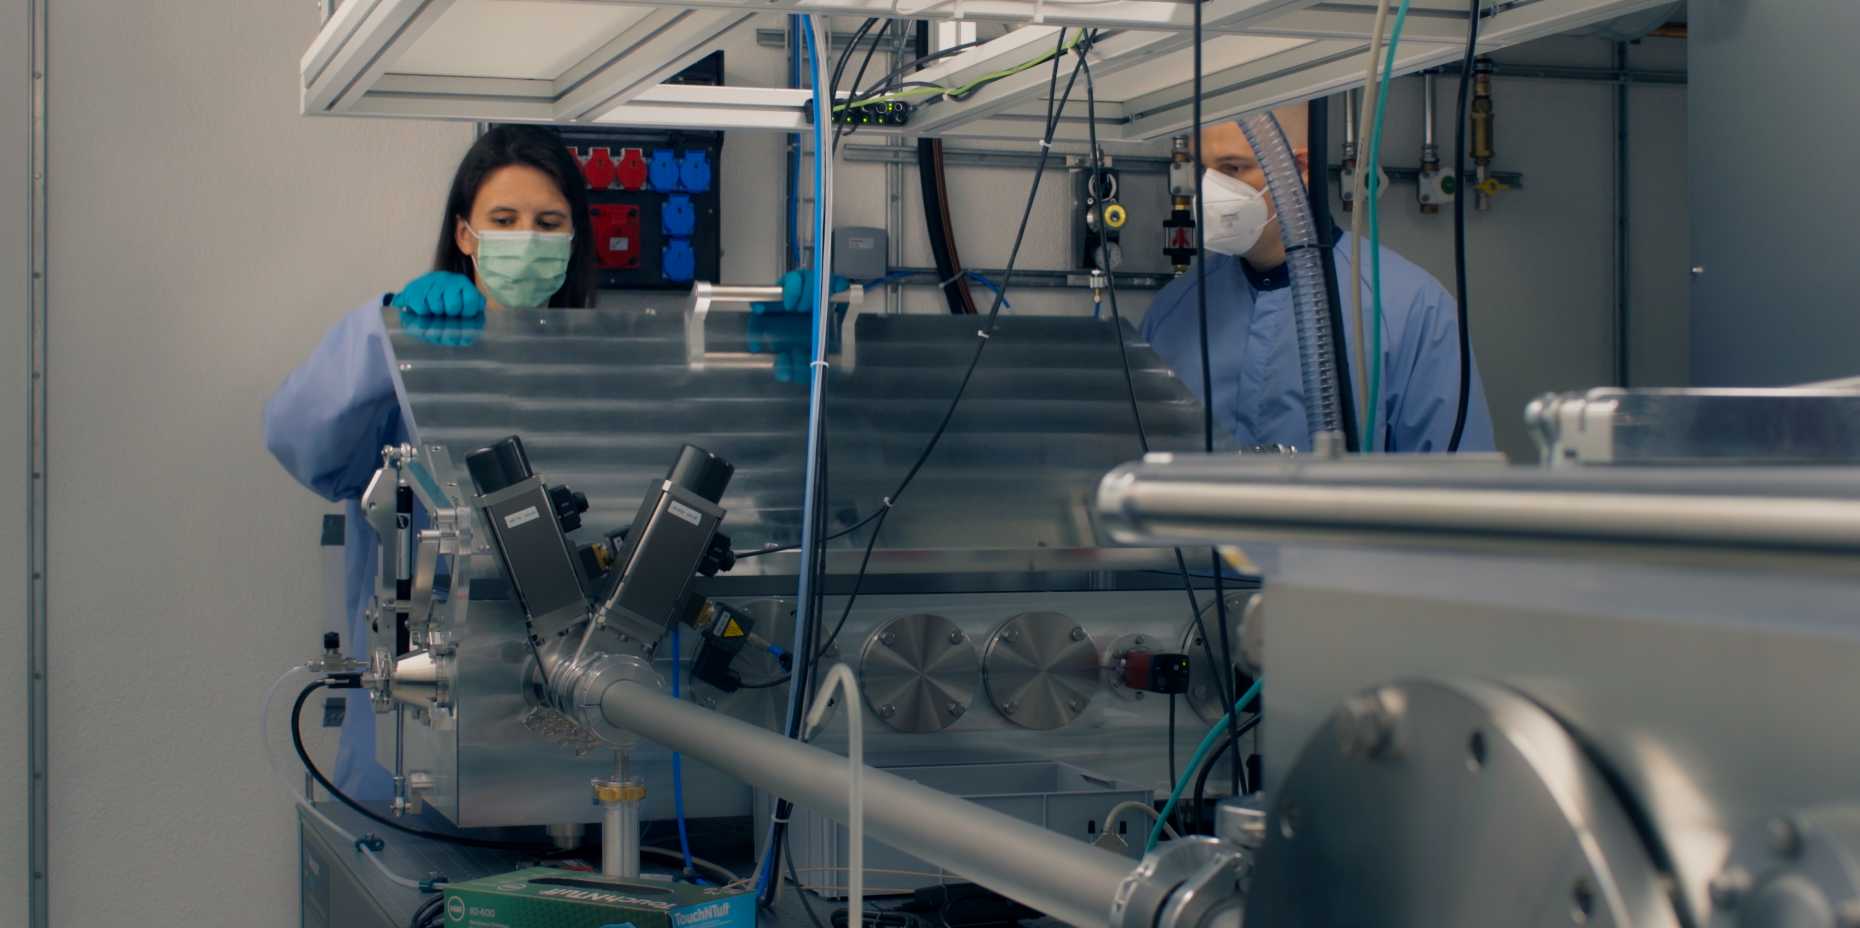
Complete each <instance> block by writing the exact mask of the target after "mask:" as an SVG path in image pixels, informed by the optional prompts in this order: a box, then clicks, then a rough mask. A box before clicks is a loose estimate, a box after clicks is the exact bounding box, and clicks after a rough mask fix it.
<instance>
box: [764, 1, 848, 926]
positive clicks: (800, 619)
mask: <svg viewBox="0 0 1860 928" xmlns="http://www.w3.org/2000/svg"><path fill="white" fill-rule="evenodd" d="M801 33H802V35H804V36H805V37H806V39H807V42H806V47H807V57H808V62H809V66H810V69H811V70H812V72H813V85H814V260H813V261H812V262H811V263H812V264H813V267H812V268H811V269H810V271H809V274H808V287H809V288H810V292H812V293H814V294H815V299H814V300H813V303H814V307H815V308H814V312H816V313H820V314H823V315H824V314H825V313H827V312H830V311H831V310H830V309H829V307H828V302H829V294H827V293H823V292H821V291H822V290H823V289H824V288H823V287H822V286H821V283H822V277H821V275H822V274H825V273H826V271H825V269H824V268H822V267H821V266H820V265H821V264H822V263H823V262H822V261H821V260H820V256H821V255H822V254H823V253H824V252H825V251H826V249H827V212H826V205H827V203H826V201H827V196H826V189H827V162H828V160H829V159H831V158H832V157H833V153H832V149H831V148H830V147H828V145H827V138H828V136H829V135H830V134H831V132H832V121H833V120H832V113H831V109H830V108H831V106H832V104H833V101H832V100H830V99H828V98H827V94H828V93H829V92H830V91H829V88H828V87H827V68H826V59H825V52H826V51H827V50H826V49H824V48H820V47H818V46H819V45H820V44H821V43H819V42H817V41H816V39H815V36H814V24H813V21H812V19H811V18H810V17H807V16H803V17H801ZM812 328H813V330H814V341H813V359H814V362H815V363H814V364H813V365H812V368H811V370H812V376H811V378H810V383H811V386H810V391H811V392H810V395H809V400H808V428H807V431H808V448H807V452H808V455H807V456H808V467H807V475H806V477H805V480H806V483H805V488H806V494H805V497H804V499H803V500H802V509H803V510H805V521H804V522H803V523H802V527H801V550H802V552H803V553H805V552H807V551H808V550H810V549H811V547H812V545H813V544H814V538H813V532H814V529H813V521H814V520H813V517H814V510H815V507H816V506H819V505H823V504H824V502H823V501H820V500H816V499H814V492H815V488H816V483H815V479H814V478H815V476H816V475H815V472H814V463H815V462H816V461H818V460H819V457H818V456H817V455H816V450H817V449H816V442H818V440H819V438H820V429H819V421H818V419H817V418H816V417H824V416H825V415H826V409H825V398H826V397H825V393H824V392H823V391H824V389H825V386H824V385H825V380H824V378H825V376H826V370H825V367H824V361H825V353H826V349H827V345H826V339H825V338H824V337H823V333H822V328H823V322H822V319H821V318H820V317H817V318H816V319H815V324H814V326H813V327H812ZM812 580H813V577H812V575H811V572H809V571H802V573H801V581H800V588H799V590H798V591H797V592H796V596H795V599H796V601H797V603H799V608H798V609H797V610H796V612H795V641H797V642H803V641H806V640H808V639H807V636H806V635H805V634H804V633H803V632H802V628H803V627H804V626H803V623H805V622H807V621H810V620H812V619H813V618H814V616H811V615H809V614H808V613H807V603H808V601H809V599H810V593H809V589H810V584H811V582H812ZM804 656H805V655H797V656H796V662H795V671H796V678H795V681H794V682H793V684H791V685H790V688H789V692H788V723H787V726H786V727H787V729H788V730H790V731H798V730H799V724H800V708H801V701H802V699H803V698H804V695H805V694H804V687H805V682H804V681H803V680H802V679H801V678H800V671H801V669H802V668H801V661H800V658H802V657H804ZM779 828H780V825H778V824H777V823H775V822H770V823H769V832H768V835H769V839H770V842H771V843H770V844H769V846H768V847H767V848H765V849H764V852H763V861H764V863H763V864H762V866H761V870H760V872H758V873H757V874H756V896H757V898H759V899H767V898H768V895H767V894H768V890H769V887H770V886H771V885H772V884H773V883H774V882H775V881H776V876H775V873H774V869H775V858H776V855H777V854H780V853H781V848H780V847H779V846H777V845H775V844H774V843H773V842H774V840H775V838H776V835H777V834H778V829H779Z"/></svg>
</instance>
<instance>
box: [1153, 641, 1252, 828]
mask: <svg viewBox="0 0 1860 928" xmlns="http://www.w3.org/2000/svg"><path fill="white" fill-rule="evenodd" d="M1265 682H1266V680H1265V678H1264V677H1261V678H1260V679H1258V680H1254V681H1253V685H1252V686H1250V687H1248V688H1247V691H1246V693H1245V694H1243V695H1242V696H1241V697H1240V701H1239V702H1236V703H1234V708H1233V711H1232V712H1229V713H1227V714H1226V715H1223V716H1221V720H1220V721H1218V722H1215V723H1214V727H1213V728H1210V729H1208V733H1207V735H1206V736H1204V737H1203V738H1202V739H1201V744H1200V745H1198V746H1197V747H1196V748H1195V755H1194V756H1193V757H1190V758H1189V759H1188V767H1187V768H1185V769H1184V770H1183V771H1182V779H1181V780H1180V781H1178V782H1177V783H1176V784H1175V789H1174V790H1173V791H1172V792H1170V793H1169V803H1168V805H1165V806H1163V810H1162V814H1161V815H1159V816H1157V817H1156V824H1155V826H1154V827H1152V828H1151V829H1150V840H1149V841H1148V842H1146V843H1145V844H1144V845H1143V853H1145V854H1148V853H1149V852H1150V851H1153V850H1155V849H1156V841H1157V839H1159V838H1161V837H1162V833H1163V823H1164V822H1166V821H1168V820H1169V816H1170V815H1172V814H1174V813H1175V804H1176V803H1177V802H1179V801H1181V799H1182V791H1183V790H1185V789H1187V788H1188V784H1189V783H1190V782H1192V781H1193V780H1194V779H1195V772H1196V771H1198V770H1200V769H1201V762H1202V761H1203V760H1205V759H1206V758H1207V756H1208V752H1209V751H1211V750H1213V749H1214V746H1215V745H1217V744H1220V743H1221V739H1222V738H1224V737H1226V736H1227V726H1228V725H1229V724H1230V723H1231V721H1232V719H1233V717H1234V716H1235V715H1238V714H1239V713H1240V711H1241V710H1243V709H1245V708H1246V707H1247V703H1250V702H1252V701H1253V700H1254V699H1256V698H1258V697H1259V688H1260V686H1262V685H1263V684H1264V683H1265ZM1234 761H1235V762H1236V763H1238V762H1239V758H1237V757H1236V758H1235V759H1234Z"/></svg>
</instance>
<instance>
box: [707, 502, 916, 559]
mask: <svg viewBox="0 0 1860 928" xmlns="http://www.w3.org/2000/svg"><path fill="white" fill-rule="evenodd" d="M884 514H885V511H884V510H883V509H880V510H879V511H877V512H874V513H872V514H871V515H869V516H866V517H865V518H863V519H860V520H859V521H858V522H855V523H853V524H852V525H849V526H847V527H845V528H843V529H840V530H839V531H837V532H834V533H833V534H831V535H828V536H826V537H825V538H822V539H820V540H821V541H822V542H823V543H824V542H828V541H833V540H835V539H839V538H845V537H846V536H847V535H851V534H853V533H854V532H857V531H859V530H860V529H862V528H865V527H866V526H868V525H871V524H872V523H874V522H876V521H878V520H879V518H880V517H882V516H883V515H884ZM799 550H801V546H800V545H798V544H794V545H779V546H777V547H772V548H757V549H756V550H754V551H739V552H736V559H737V560H739V561H740V560H743V559H744V558H751V557H761V556H762V555H764V554H780V553H782V552H783V551H799Z"/></svg>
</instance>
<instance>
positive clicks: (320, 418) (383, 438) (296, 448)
mask: <svg viewBox="0 0 1860 928" xmlns="http://www.w3.org/2000/svg"><path fill="white" fill-rule="evenodd" d="M381 306H382V302H381V301H379V300H376V301H373V302H370V303H369V304H367V305H365V306H362V307H360V308H358V309H356V310H355V311H353V312H351V313H349V314H348V315H347V316H344V317H343V318H342V321H341V322H338V323H336V326H335V328H333V329H331V330H330V331H329V334H328V335H326V336H324V337H323V341H322V343H321V344H319V345H317V347H316V350H315V351H314V352H311V354H310V357H309V359H308V360H306V361H304V363H302V364H300V365H298V367H297V369H296V370H294V371H291V373H290V375H289V376H287V377H285V378H284V383H283V384H282V385H281V386H279V387H278V391H277V392H276V393H274V394H272V396H271V400H270V401H269V402H267V403H266V404H265V447H266V448H267V449H268V450H270V452H271V455H272V457H275V458H277V459H278V463H279V464H282V465H284V469H285V470H286V471H289V472H290V474H291V476H293V477H295V478H297V481H298V482H299V483H302V484H303V485H304V486H306V487H309V488H310V489H311V490H313V491H315V492H316V493H317V494H319V495H321V496H323V497H324V498H326V499H330V500H341V499H354V498H357V497H359V496H361V494H362V491H363V490H364V489H365V488H366V487H367V483H368V480H369V477H370V476H371V475H372V474H373V473H374V472H375V470H376V469H377V468H378V467H379V466H380V460H381V447H382V446H383V445H385V444H389V443H391V442H393V441H395V440H396V436H397V435H398V434H399V432H400V430H401V428H400V406H399V401H398V400H397V399H396V397H395V393H394V378H393V375H392V374H391V373H390V372H389V371H388V351H387V330H386V329H385V328H384V327H383V326H382V324H381Z"/></svg>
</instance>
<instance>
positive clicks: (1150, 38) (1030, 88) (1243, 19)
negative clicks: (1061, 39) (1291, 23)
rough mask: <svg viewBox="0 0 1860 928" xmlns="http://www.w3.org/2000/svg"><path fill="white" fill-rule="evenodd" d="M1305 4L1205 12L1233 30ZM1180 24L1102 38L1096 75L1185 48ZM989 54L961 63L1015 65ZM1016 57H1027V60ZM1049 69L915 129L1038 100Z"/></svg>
mask: <svg viewBox="0 0 1860 928" xmlns="http://www.w3.org/2000/svg"><path fill="white" fill-rule="evenodd" d="M1303 5H1306V4H1305V3H1303V2H1289V0H1210V2H1208V3H1207V5H1206V9H1205V10H1204V11H1203V16H1204V19H1205V21H1206V23H1207V24H1208V28H1209V29H1213V28H1215V27H1219V28H1222V29H1233V28H1238V27H1241V26H1245V25H1249V24H1252V23H1254V22H1258V21H1260V20H1263V19H1264V18H1265V17H1267V16H1270V15H1271V14H1274V13H1278V12H1281V11H1284V10H1286V9H1288V8H1292V7H1294V6H1303ZM1182 25H1186V23H1184V24H1182ZM1179 28H1180V27H1179V26H1178V31H1174V32H1145V31H1136V30H1133V31H1129V32H1119V33H1116V34H1113V35H1110V36H1107V37H1105V38H1102V39H1100V40H1099V41H1098V42H1096V43H1095V44H1094V45H1093V46H1092V50H1091V52H1090V53H1089V60H1090V62H1091V68H1092V77H1093V78H1094V79H1095V80H1100V81H1102V80H1104V79H1105V78H1107V77H1109V76H1110V75H1112V74H1115V73H1117V72H1119V71H1123V70H1126V69H1128V68H1133V67H1137V66H1139V65H1142V64H1144V63H1146V62H1151V61H1153V60H1154V59H1155V56H1157V55H1162V54H1167V53H1169V52H1173V51H1177V50H1179V49H1182V48H1186V47H1187V46H1188V45H1189V43H1190V42H1191V41H1192V36H1191V35H1190V34H1188V33H1185V32H1181V31H1179ZM1035 30H1040V32H1038V33H1036V32H1035ZM1057 32H1058V30H1057V29H1048V28H1046V27H1038V26H1035V27H1025V28H1022V29H1017V30H1015V31H1014V32H1011V33H1009V34H1008V36H1004V37H1003V39H1006V38H1009V37H1012V36H1015V35H1017V34H1021V33H1027V34H1029V35H1033V34H1039V35H1040V39H1041V41H1042V42H1043V43H1045V44H1047V45H1049V46H1050V45H1051V44H1052V43H1053V42H1054V41H1055V40H1056V36H1057ZM1000 42H1002V40H996V42H991V43H989V44H988V45H984V46H982V48H980V49H977V50H976V51H977V52H981V51H988V50H991V49H993V48H994V47H995V46H996V45H997V43H1000ZM1036 44H1038V43H1036ZM989 57H990V58H992V60H987V59H982V58H980V56H977V57H971V56H970V55H964V56H961V57H959V58H958V59H957V61H959V62H962V66H963V67H966V68H970V69H972V70H979V69H980V66H981V65H984V64H985V65H992V66H993V68H994V69H999V68H1000V67H1002V66H1005V65H1011V64H1013V63H1015V61H1013V60H1008V58H1007V56H994V55H991V56H989ZM1016 60H1024V58H1022V59H1016ZM1044 71H1045V69H1042V68H1033V69H1030V70H1027V71H1024V72H1021V73H1019V74H1015V75H1013V76H1010V77H1007V78H1003V79H1002V80H999V81H996V82H995V83H993V84H990V85H988V86H987V87H984V88H982V89H980V90H978V91H976V92H975V94H974V95H973V96H971V97H969V98H967V99H966V100H962V101H944V102H942V103H939V104H938V105H937V106H936V107H935V109H934V110H932V111H930V112H927V113H925V114H924V115H922V116H920V117H918V118H917V119H916V120H914V127H915V129H916V131H918V132H922V133H926V134H938V133H946V132H948V131H949V130H950V129H952V128H954V127H956V126H959V125H961V124H963V123H966V122H970V121H973V120H976V119H981V118H985V117H988V116H993V115H996V114H998V113H1001V112H1002V111H1004V110H1007V109H1009V108H1012V107H1014V106H1016V105H1018V104H1021V103H1025V102H1027V101H1029V100H1032V99H1036V98H1037V97H1038V95H1039V94H1040V92H1041V91H1042V90H1044V89H1045V87H1046V84H1047V82H1048V80H1049V78H1050V72H1045V73H1043V72H1044ZM932 80H934V78H932ZM1185 86H1186V85H1185ZM1099 105H1100V106H1101V107H1108V108H1113V109H1114V108H1115V106H1116V105H1115V103H1114V102H1112V101H1109V100H1106V101H1101V102H1100V104H1099Z"/></svg>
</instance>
